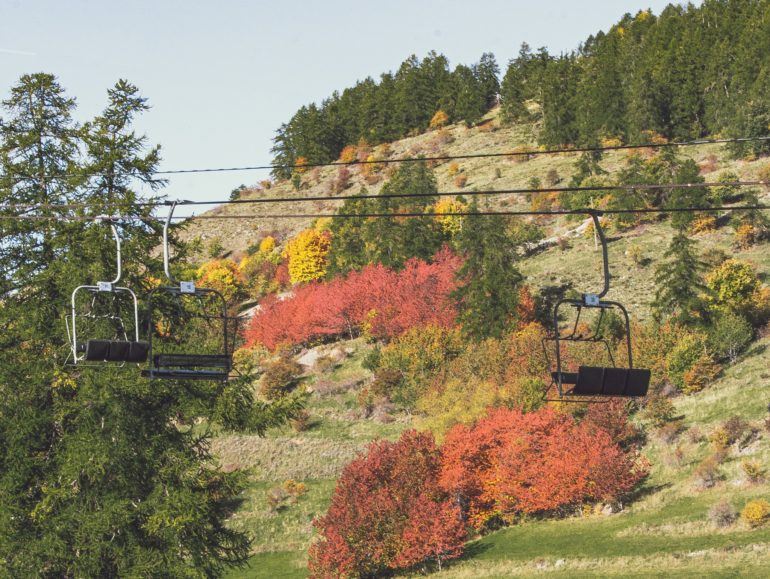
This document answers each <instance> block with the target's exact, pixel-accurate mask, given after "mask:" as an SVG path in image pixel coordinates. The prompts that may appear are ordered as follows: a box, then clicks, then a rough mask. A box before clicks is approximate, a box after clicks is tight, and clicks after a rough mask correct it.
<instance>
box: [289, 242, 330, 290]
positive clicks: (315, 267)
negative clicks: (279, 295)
mask: <svg viewBox="0 0 770 579" xmlns="http://www.w3.org/2000/svg"><path fill="white" fill-rule="evenodd" d="M330 248H331V234H330V233H329V232H328V231H318V230H316V229H305V230H304V231H301V232H300V233H299V234H297V236H296V237H294V238H292V239H290V240H289V242H288V243H287V244H286V249H285V250H284V255H285V256H286V257H287V258H288V259H289V279H290V280H291V282H292V283H301V282H307V281H313V280H316V279H320V278H322V277H323V276H324V275H326V266H327V256H328V254H329V249H330Z"/></svg>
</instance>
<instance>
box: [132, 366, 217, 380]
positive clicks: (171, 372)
mask: <svg viewBox="0 0 770 579" xmlns="http://www.w3.org/2000/svg"><path fill="white" fill-rule="evenodd" d="M142 376H144V377H145V378H159V379H165V380H214V381H219V382H226V381H227V378H228V376H229V373H228V372H213V371H208V370H183V369H163V370H142Z"/></svg>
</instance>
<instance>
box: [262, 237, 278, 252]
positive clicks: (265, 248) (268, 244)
mask: <svg viewBox="0 0 770 579" xmlns="http://www.w3.org/2000/svg"><path fill="white" fill-rule="evenodd" d="M274 249H275V238H274V237H272V236H271V235H268V236H267V237H265V238H264V239H263V240H262V241H260V242H259V252H260V253H271V252H272V251H273V250H274Z"/></svg>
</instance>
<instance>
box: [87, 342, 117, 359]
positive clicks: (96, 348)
mask: <svg viewBox="0 0 770 579" xmlns="http://www.w3.org/2000/svg"><path fill="white" fill-rule="evenodd" d="M80 350H81V351H83V352H85V354H86V356H85V358H86V360H88V361H89V362H103V361H104V360H106V359H107V356H108V355H109V353H110V341H109V340H88V341H87V342H86V343H85V344H80Z"/></svg>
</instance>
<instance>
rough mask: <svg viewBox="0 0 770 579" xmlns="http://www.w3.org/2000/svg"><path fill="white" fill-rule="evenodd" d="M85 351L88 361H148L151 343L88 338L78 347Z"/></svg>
mask: <svg viewBox="0 0 770 579" xmlns="http://www.w3.org/2000/svg"><path fill="white" fill-rule="evenodd" d="M78 349H79V350H80V351H81V352H84V353H85V359H86V360H87V361H88V362H121V363H122V362H135V363H137V364H139V363H142V362H146V361H147V352H148V351H149V349H150V345H149V344H148V343H147V342H142V341H139V342H128V341H125V340H88V341H87V342H86V343H85V344H80V345H79V348H78Z"/></svg>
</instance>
